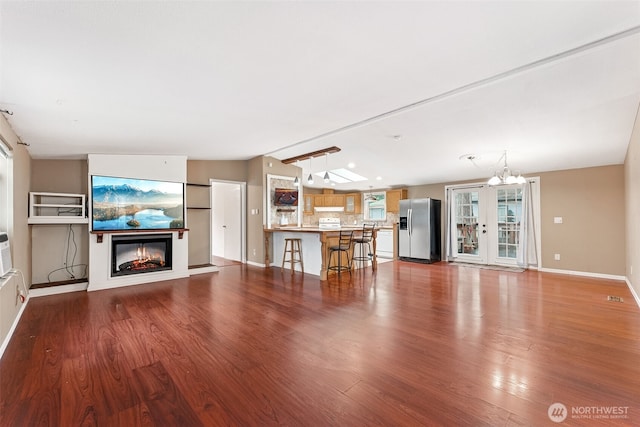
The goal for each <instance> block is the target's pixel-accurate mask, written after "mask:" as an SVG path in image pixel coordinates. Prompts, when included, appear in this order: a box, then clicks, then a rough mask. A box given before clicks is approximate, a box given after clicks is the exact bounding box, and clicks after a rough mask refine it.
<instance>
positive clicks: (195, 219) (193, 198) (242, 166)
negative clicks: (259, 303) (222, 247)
mask: <svg viewBox="0 0 640 427" xmlns="http://www.w3.org/2000/svg"><path fill="white" fill-rule="evenodd" d="M247 163H248V162H246V161H244V160H228V161H226V160H187V182H188V183H191V184H209V183H210V181H211V180H212V179H213V180H220V181H234V182H246V180H247V167H248V165H247ZM207 191H208V194H207ZM210 191H211V189H210V188H208V187H204V188H203V187H189V186H187V206H189V205H190V204H191V203H194V205H197V206H202V205H204V204H205V200H207V201H208V203H209V207H211V197H210V196H211V193H210ZM187 227H188V228H189V265H205V264H209V263H211V253H212V251H211V211H210V210H203V209H187ZM214 238H215V236H214Z"/></svg>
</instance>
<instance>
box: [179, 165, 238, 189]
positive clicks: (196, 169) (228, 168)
mask: <svg viewBox="0 0 640 427" xmlns="http://www.w3.org/2000/svg"><path fill="white" fill-rule="evenodd" d="M247 168H248V162H247V161H246V160H187V182H190V183H194V184H209V180H211V179H218V180H221V181H236V182H245V181H246V180H247Z"/></svg>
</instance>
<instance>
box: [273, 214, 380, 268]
mask: <svg viewBox="0 0 640 427" xmlns="http://www.w3.org/2000/svg"><path fill="white" fill-rule="evenodd" d="M378 229H379V228H378V227H376V228H374V229H373V238H372V239H371V249H372V252H373V258H372V260H371V265H372V268H373V270H374V271H375V270H376V268H377V262H376V237H377V234H378ZM341 230H342V231H344V230H347V231H353V232H354V233H353V238H354V239H356V238H358V237H359V236H361V235H362V226H359V227H356V226H354V227H349V226H346V227H342V228H341V229H340V230H328V229H323V228H319V227H293V226H292V227H288V226H283V227H274V228H265V229H264V257H265V258H264V264H265V265H266V266H270V265H274V266H277V267H280V265H281V264H282V254H283V251H284V239H285V238H300V239H302V260H303V262H304V271H305V273H310V274H315V275H319V276H320V280H327V277H328V270H327V267H328V262H329V247H330V246H332V245H337V244H338V237H339V235H340V231H341ZM271 243H273V254H272V256H271V257H270V252H271V251H270V248H271ZM350 256H351V258H352V259H353V246H352V247H351V255H350ZM275 261H279V262H278V263H276V262H275ZM272 262H274V263H273V264H272ZM287 264H288V262H287ZM285 267H287V265H285ZM353 267H355V263H352V268H353Z"/></svg>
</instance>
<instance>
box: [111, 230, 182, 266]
mask: <svg viewBox="0 0 640 427" xmlns="http://www.w3.org/2000/svg"><path fill="white" fill-rule="evenodd" d="M171 239H172V235H171V234H155V233H154V234H134V235H126V236H118V235H114V236H112V238H111V277H116V276H126V275H129V274H141V273H151V272H156V271H165V270H171V269H172V267H171V249H172V241H171Z"/></svg>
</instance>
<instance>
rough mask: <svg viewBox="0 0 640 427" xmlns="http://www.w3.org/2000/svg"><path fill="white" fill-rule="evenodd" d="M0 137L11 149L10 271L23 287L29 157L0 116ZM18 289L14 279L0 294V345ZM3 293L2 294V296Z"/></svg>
mask: <svg viewBox="0 0 640 427" xmlns="http://www.w3.org/2000/svg"><path fill="white" fill-rule="evenodd" d="M0 136H1V137H2V139H3V140H4V141H5V142H6V143H7V145H8V146H9V148H11V149H12V150H13V151H12V156H13V160H12V163H13V188H12V191H13V212H12V213H10V216H11V218H9V229H8V232H9V238H10V242H11V253H12V258H13V259H12V262H13V267H14V268H16V269H18V270H20V271H21V272H22V274H23V275H24V280H25V284H26V286H27V287H29V285H30V283H31V235H30V229H29V226H28V225H27V198H28V195H29V187H30V185H31V177H30V174H31V156H30V155H29V152H28V151H27V150H26V148H25V147H24V146H23V145H19V144H18V143H17V142H18V137H17V136H16V134H15V133H14V132H13V130H12V129H11V126H10V125H9V123H8V122H7V121H6V119H5V118H4V116H2V115H0ZM18 280H20V284H19V286H22V284H21V279H18V278H17V277H14V278H13V279H12V281H13V283H10V284H8V285H7V286H5V287H4V288H3V292H0V306H1V307H2V309H1V310H0V342H4V340H5V338H6V337H7V333H8V331H9V330H10V328H11V325H13V323H14V322H15V319H16V317H17V316H18V313H19V310H20V308H21V306H22V304H21V303H20V302H19V301H18V300H17V299H16V292H15V287H16V285H18ZM5 291H6V292H5Z"/></svg>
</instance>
